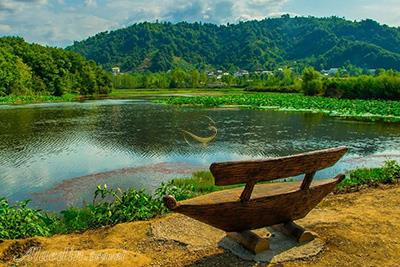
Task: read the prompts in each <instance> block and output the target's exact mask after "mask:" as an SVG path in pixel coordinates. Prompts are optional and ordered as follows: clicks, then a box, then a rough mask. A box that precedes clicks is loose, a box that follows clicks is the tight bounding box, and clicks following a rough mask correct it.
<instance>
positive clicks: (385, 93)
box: [301, 68, 400, 100]
mask: <svg viewBox="0 0 400 267" xmlns="http://www.w3.org/2000/svg"><path fill="white" fill-rule="evenodd" d="M301 89H302V91H303V92H304V94H305V95H311V96H313V95H320V96H326V97H335V98H347V99H386V100H400V73H398V72H395V71H390V70H389V71H384V70H380V71H379V72H378V73H376V74H375V75H360V76H354V77H341V76H339V75H338V76H336V77H323V76H322V75H321V74H320V73H319V72H318V71H316V70H314V69H313V68H306V69H305V70H304V74H303V79H302V85H301Z"/></svg>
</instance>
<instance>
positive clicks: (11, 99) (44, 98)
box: [0, 94, 78, 104]
mask: <svg viewBox="0 0 400 267" xmlns="http://www.w3.org/2000/svg"><path fill="white" fill-rule="evenodd" d="M77 99H78V96H77V95H73V94H63V95H62V96H52V95H27V96H26V95H18V96H16V95H8V96H3V97H0V104H34V103H44V102H72V101H75V100H77Z"/></svg>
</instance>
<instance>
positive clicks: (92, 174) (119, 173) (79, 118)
mask: <svg viewBox="0 0 400 267" xmlns="http://www.w3.org/2000/svg"><path fill="white" fill-rule="evenodd" d="M204 116H209V117H211V118H213V120H214V121H215V123H216V125H218V138H217V139H216V140H215V141H213V142H212V143H210V144H209V145H208V146H207V147H204V146H202V145H194V146H188V145H187V143H186V142H185V140H184V138H183V136H182V133H181V132H180V130H179V129H188V130H189V131H192V132H195V133H196V134H197V135H199V136H208V135H210V130H209V129H207V127H208V124H209V122H208V121H207V120H204V119H201V118H204ZM399 141H400V127H399V125H398V124H385V123H370V122H355V121H347V120H340V119H335V118H330V117H326V116H324V115H321V114H311V113H305V114H303V113H288V112H272V111H255V110H239V109H196V108H180V107H173V106H165V105H157V104H152V103H149V102H146V101H117V100H104V101H87V102H84V103H65V104H42V105H35V106H32V105H27V106H19V107H16V108H15V107H7V106H2V107H0V151H1V153H0V162H1V164H0V181H1V182H2V185H3V186H2V187H1V188H0V195H2V196H7V197H10V198H11V199H13V200H18V199H25V198H34V204H35V205H37V206H41V207H42V208H49V209H58V208H62V207H64V206H65V205H66V204H76V203H80V202H81V201H83V200H84V199H85V197H86V196H88V195H89V194H91V192H92V191H93V190H94V188H95V186H96V185H97V184H98V183H104V182H106V183H108V184H110V185H115V186H120V187H123V188H124V187H129V186H136V187H144V188H146V189H148V190H152V189H154V187H156V186H157V185H158V184H159V183H160V182H161V181H165V180H168V179H171V178H172V177H175V176H187V172H185V170H190V171H193V170H198V169H206V168H207V167H208V166H209V164H210V163H212V162H214V161H226V160H238V159H255V158H265V157H272V156H283V155H289V154H293V153H298V152H304V151H308V150H315V149H322V148H327V147H332V146H339V145H347V146H349V147H350V153H349V155H348V156H347V157H346V158H344V159H343V160H342V161H341V162H339V164H337V165H336V166H335V167H334V168H333V169H331V170H328V171H326V172H325V173H321V174H320V176H323V175H328V174H330V172H336V171H338V170H344V169H349V168H353V167H355V166H359V165H376V164H378V163H380V162H382V161H383V160H385V158H386V157H387V155H390V157H392V158H398V159H400V155H399V154H400V151H399V148H398V144H399ZM143 166H146V167H145V168H143ZM104 172H108V173H106V174H102V173H104ZM77 177H78V178H77ZM73 178H75V179H73Z"/></svg>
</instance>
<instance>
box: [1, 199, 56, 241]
mask: <svg viewBox="0 0 400 267" xmlns="http://www.w3.org/2000/svg"><path fill="white" fill-rule="evenodd" d="M28 203H29V201H28V200H27V201H22V202H18V203H16V204H15V205H10V203H9V202H8V201H7V200H6V199H5V198H0V239H16V238H24V237H28V236H36V235H38V236H48V235H50V234H51V233H52V231H51V226H52V224H53V223H54V220H53V219H51V217H49V216H48V215H47V214H46V213H44V212H41V211H38V210H33V209H30V208H28V207H27V205H28Z"/></svg>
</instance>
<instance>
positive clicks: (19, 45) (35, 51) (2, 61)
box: [0, 37, 112, 96]
mask: <svg viewBox="0 0 400 267" xmlns="http://www.w3.org/2000/svg"><path fill="white" fill-rule="evenodd" d="M111 88H112V83H111V78H110V74H108V73H107V72H105V71H104V70H103V69H102V68H101V67H99V66H98V65H96V63H95V62H94V61H88V60H87V59H85V58H84V57H83V56H81V55H79V54H77V53H75V52H71V51H66V50H64V49H60V48H51V47H44V46H41V45H38V44H29V43H26V42H25V41H24V40H23V39H22V38H17V37H3V38H0V96H5V95H33V94H43V95H54V96H61V95H63V94H64V93H76V94H81V95H88V94H95V93H97V94H106V93H108V92H109V91H110V89H111Z"/></svg>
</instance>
